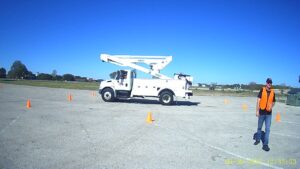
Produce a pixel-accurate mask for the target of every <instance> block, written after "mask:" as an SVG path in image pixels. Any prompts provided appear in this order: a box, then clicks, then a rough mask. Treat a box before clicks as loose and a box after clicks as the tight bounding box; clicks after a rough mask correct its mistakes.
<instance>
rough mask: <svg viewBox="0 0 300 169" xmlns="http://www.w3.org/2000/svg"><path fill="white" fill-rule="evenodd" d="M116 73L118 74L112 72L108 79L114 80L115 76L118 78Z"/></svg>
mask: <svg viewBox="0 0 300 169" xmlns="http://www.w3.org/2000/svg"><path fill="white" fill-rule="evenodd" d="M118 72H119V71H116V72H112V73H111V74H109V77H110V78H111V79H116V78H117V76H118Z"/></svg>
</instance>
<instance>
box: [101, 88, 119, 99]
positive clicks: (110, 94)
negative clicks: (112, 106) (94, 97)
mask: <svg viewBox="0 0 300 169" xmlns="http://www.w3.org/2000/svg"><path fill="white" fill-rule="evenodd" d="M101 96H102V99H103V100H104V101H105V102H113V101H115V99H116V98H115V93H114V91H113V90H112V89H111V88H107V89H104V90H103V91H102V93H101Z"/></svg>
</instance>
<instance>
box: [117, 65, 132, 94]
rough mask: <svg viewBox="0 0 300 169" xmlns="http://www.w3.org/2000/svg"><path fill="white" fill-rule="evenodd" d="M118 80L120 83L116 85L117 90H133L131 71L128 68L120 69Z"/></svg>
mask: <svg viewBox="0 0 300 169" xmlns="http://www.w3.org/2000/svg"><path fill="white" fill-rule="evenodd" d="M117 81H118V83H117V86H116V90H127V91H130V90H131V86H132V78H131V74H130V72H129V71H126V70H120V71H118V76H117Z"/></svg>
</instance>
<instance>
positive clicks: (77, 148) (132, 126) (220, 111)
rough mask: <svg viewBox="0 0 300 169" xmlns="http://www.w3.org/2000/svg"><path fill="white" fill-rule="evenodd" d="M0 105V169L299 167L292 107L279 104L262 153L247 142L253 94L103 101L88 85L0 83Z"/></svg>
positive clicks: (298, 112) (298, 133)
mask: <svg viewBox="0 0 300 169" xmlns="http://www.w3.org/2000/svg"><path fill="white" fill-rule="evenodd" d="M93 92H95V93H96V96H94V95H93ZM69 94H71V95H72V101H69V100H68V95H69ZM28 99H30V101H31V108H30V109H28V108H26V101H27V100H28ZM0 104H1V106H0V152H1V153H0V168H1V169H2V168H3V169H6V168H9V169H10V168H14V169H17V168H27V169H30V168H47V169H48V168H67V169H68V168H70V169H71V168H72V169H73V168H108V169H110V168H112V169H115V168H128V169H135V168H145V169H153V168H161V169H168V168H170V169H171V168H178V169H182V168H191V169H192V168H195V169H196V168H300V161H299V160H300V144H299V142H300V107H293V106H288V105H285V104H284V103H276V105H275V107H274V109H273V120H272V125H271V134H270V144H269V146H270V148H271V150H270V151H269V152H265V151H263V150H262V149H261V148H262V145H261V143H260V144H259V145H257V146H255V145H253V142H254V141H253V140H252V136H253V134H254V132H255V131H256V128H257V117H256V116H255V104H256V98H255V97H226V96H222V97H221V96H219V97H217V96H195V97H192V99H190V100H189V101H185V100H179V101H178V102H177V105H173V106H162V105H160V104H159V103H158V102H157V101H156V100H155V99H154V100H141V99H133V100H130V101H121V102H115V103H106V102H103V101H102V99H101V97H100V96H99V94H98V93H97V92H96V91H88V90H71V89H51V88H43V87H30V86H18V85H9V84H1V83H0ZM149 112H151V114H152V117H153V120H154V121H153V123H152V124H148V123H146V117H147V114H148V113H149ZM278 113H279V114H280V122H277V121H276V120H275V119H276V115H277V114H278ZM277 117H279V116H278V115H277ZM263 128H264V127H263Z"/></svg>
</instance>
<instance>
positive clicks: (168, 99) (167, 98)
mask: <svg viewBox="0 0 300 169" xmlns="http://www.w3.org/2000/svg"><path fill="white" fill-rule="evenodd" d="M159 101H160V103H161V104H162V105H171V104H172V103H173V94H172V93H171V92H169V91H164V92H162V93H161V95H160V97H159Z"/></svg>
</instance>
